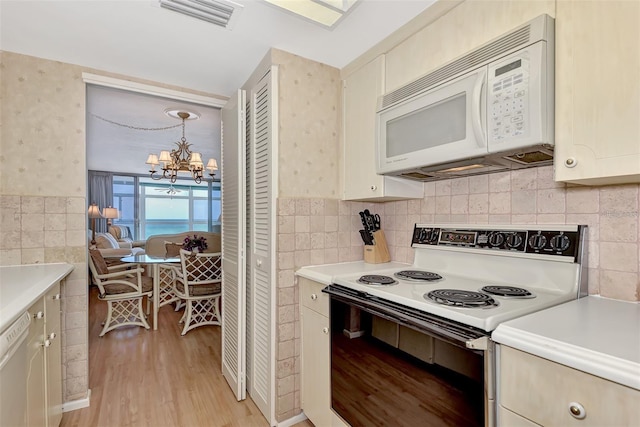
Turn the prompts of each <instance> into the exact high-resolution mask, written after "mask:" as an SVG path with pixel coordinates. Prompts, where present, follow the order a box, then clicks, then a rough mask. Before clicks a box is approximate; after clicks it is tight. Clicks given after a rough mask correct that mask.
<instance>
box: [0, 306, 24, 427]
mask: <svg viewBox="0 0 640 427" xmlns="http://www.w3.org/2000/svg"><path fill="white" fill-rule="evenodd" d="M30 323H31V316H30V315H29V313H27V312H24V313H22V315H20V317H19V318H18V320H16V321H15V322H13V324H11V326H9V327H8V328H7V329H5V330H4V331H2V334H0V426H24V425H26V423H27V406H26V402H27V342H26V338H27V335H28V334H29V324H30Z"/></svg>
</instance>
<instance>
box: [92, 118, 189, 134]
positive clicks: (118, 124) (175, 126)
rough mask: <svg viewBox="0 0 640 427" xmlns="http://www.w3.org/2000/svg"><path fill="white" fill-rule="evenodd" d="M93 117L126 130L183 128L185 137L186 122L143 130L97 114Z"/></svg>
mask: <svg viewBox="0 0 640 427" xmlns="http://www.w3.org/2000/svg"><path fill="white" fill-rule="evenodd" d="M91 116H93V117H95V118H96V119H99V120H102V121H104V122H107V123H111V124H112V125H116V126H121V127H124V128H129V129H133V130H150V131H153V130H168V129H175V128H177V127H180V126H182V129H183V136H184V122H183V123H180V124H178V125H172V126H165V127H161V128H143V127H138V126H131V125H127V124H124V123H118V122H114V121H113V120H109V119H106V118H104V117H101V116H98V115H97V114H93V113H92V114H91Z"/></svg>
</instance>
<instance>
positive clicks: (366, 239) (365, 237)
mask: <svg viewBox="0 0 640 427" xmlns="http://www.w3.org/2000/svg"><path fill="white" fill-rule="evenodd" d="M360 237H362V241H363V242H364V244H365V245H373V237H372V236H371V234H370V233H369V232H368V231H366V230H360Z"/></svg>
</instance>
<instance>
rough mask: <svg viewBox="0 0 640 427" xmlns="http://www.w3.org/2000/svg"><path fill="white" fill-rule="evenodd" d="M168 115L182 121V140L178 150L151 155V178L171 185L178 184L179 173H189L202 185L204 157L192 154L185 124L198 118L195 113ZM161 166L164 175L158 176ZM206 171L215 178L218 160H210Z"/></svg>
mask: <svg viewBox="0 0 640 427" xmlns="http://www.w3.org/2000/svg"><path fill="white" fill-rule="evenodd" d="M167 114H169V115H171V116H173V114H175V115H176V116H177V117H179V118H180V119H182V138H180V141H179V142H176V143H175V144H176V145H177V146H178V148H175V149H173V150H171V152H169V151H168V150H163V151H160V157H158V156H157V155H156V154H149V157H148V158H147V161H146V162H145V163H146V164H148V165H151V170H149V172H150V173H151V178H153V179H155V180H160V179H162V178H165V179H168V180H170V181H171V183H174V182H176V179H178V172H188V173H190V174H191V177H192V178H193V180H194V181H195V182H196V183H197V184H200V183H201V182H202V178H203V176H204V170H205V166H204V163H202V157H201V155H200V153H196V152H192V151H191V150H190V149H189V147H190V146H191V144H189V143H188V142H187V139H186V138H185V136H184V128H185V126H184V123H185V120H186V119H188V118H194V117H195V118H198V116H197V115H196V114H194V113H189V112H188V111H177V112H176V111H167ZM158 165H161V169H162V175H158V173H159V171H156V166H158ZM206 169H207V170H208V171H209V176H211V178H213V176H214V175H215V171H217V170H218V162H217V161H216V159H209V161H208V162H207V166H206Z"/></svg>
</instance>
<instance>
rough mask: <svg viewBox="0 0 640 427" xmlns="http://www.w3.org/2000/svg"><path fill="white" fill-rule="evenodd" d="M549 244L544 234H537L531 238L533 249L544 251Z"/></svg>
mask: <svg viewBox="0 0 640 427" xmlns="http://www.w3.org/2000/svg"><path fill="white" fill-rule="evenodd" d="M546 244H547V238H546V237H544V236H543V235H542V234H535V235H533V236H531V237H530V238H529V246H531V249H542V248H544V245H546Z"/></svg>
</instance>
